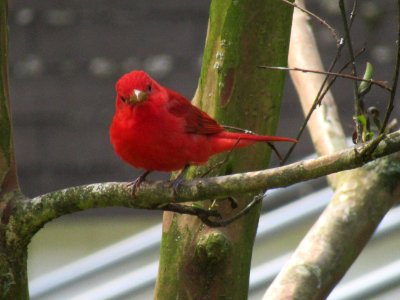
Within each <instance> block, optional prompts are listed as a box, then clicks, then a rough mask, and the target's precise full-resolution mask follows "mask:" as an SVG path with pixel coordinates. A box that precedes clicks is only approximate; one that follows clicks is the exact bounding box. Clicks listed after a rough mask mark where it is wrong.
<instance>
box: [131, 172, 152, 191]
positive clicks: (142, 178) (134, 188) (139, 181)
mask: <svg viewBox="0 0 400 300" xmlns="http://www.w3.org/2000/svg"><path fill="white" fill-rule="evenodd" d="M150 172H151V171H146V172H144V173H143V174H141V175H140V176H138V177H137V178H136V179H135V180H134V181H132V182H130V183H128V185H127V186H128V188H131V189H132V191H131V195H132V197H135V196H136V192H137V191H138V189H139V187H140V185H141V184H142V183H143V181H146V177H147V175H149V174H150Z"/></svg>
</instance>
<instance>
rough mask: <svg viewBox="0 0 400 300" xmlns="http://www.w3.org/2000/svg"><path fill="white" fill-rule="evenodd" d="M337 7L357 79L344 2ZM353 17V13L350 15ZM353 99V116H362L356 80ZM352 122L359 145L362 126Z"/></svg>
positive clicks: (355, 81)
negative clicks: (354, 124)
mask: <svg viewBox="0 0 400 300" xmlns="http://www.w3.org/2000/svg"><path fill="white" fill-rule="evenodd" d="M339 7H340V12H341V15H342V21H343V25H344V32H345V37H346V43H347V48H348V50H349V55H350V60H351V61H352V64H351V70H352V71H351V72H352V76H353V77H354V78H358V76H357V68H356V62H355V57H354V51H353V43H352V40H351V35H350V27H349V24H348V22H347V15H346V7H345V5H344V0H339ZM352 15H353V16H354V13H353V14H352ZM353 97H354V116H355V117H356V116H360V115H361V114H363V104H362V99H361V98H360V95H359V93H358V84H357V80H356V79H354V80H353ZM354 121H355V123H356V132H357V139H356V142H357V143H359V142H361V140H362V138H361V137H362V134H361V133H362V125H361V122H360V121H359V120H358V119H357V118H354Z"/></svg>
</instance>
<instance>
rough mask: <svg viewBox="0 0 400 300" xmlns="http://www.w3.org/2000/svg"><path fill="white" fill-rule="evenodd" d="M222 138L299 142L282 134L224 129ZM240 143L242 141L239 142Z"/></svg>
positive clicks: (221, 134)
mask: <svg viewBox="0 0 400 300" xmlns="http://www.w3.org/2000/svg"><path fill="white" fill-rule="evenodd" d="M218 135H219V137H221V138H226V139H232V140H239V139H240V140H241V141H254V142H290V143H297V142H298V141H297V140H296V139H292V138H287V137H281V136H268V135H257V134H248V133H238V132H229V131H223V132H221V133H219V134H218ZM239 143H240V142H239Z"/></svg>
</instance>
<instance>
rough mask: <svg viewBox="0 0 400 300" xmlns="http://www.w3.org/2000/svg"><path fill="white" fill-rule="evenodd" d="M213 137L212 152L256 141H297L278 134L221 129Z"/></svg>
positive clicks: (247, 144)
mask: <svg viewBox="0 0 400 300" xmlns="http://www.w3.org/2000/svg"><path fill="white" fill-rule="evenodd" d="M212 138H213V139H214V141H213V143H211V145H212V150H211V151H212V153H213V154H216V153H220V152H224V151H229V150H232V149H233V148H242V147H246V146H249V145H252V144H254V143H257V142H290V143H297V140H295V139H292V138H286V137H280V136H267V135H256V134H248V133H237V132H228V131H223V132H220V133H218V134H215V135H213V136H212Z"/></svg>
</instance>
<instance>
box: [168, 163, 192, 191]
mask: <svg viewBox="0 0 400 300" xmlns="http://www.w3.org/2000/svg"><path fill="white" fill-rule="evenodd" d="M189 167H190V165H186V166H185V167H184V168H183V169H182V170H181V171H180V172H179V174H178V176H176V178H175V179H174V180H172V181H171V187H172V189H173V191H174V196H176V195H177V194H178V189H179V186H180V185H181V184H182V183H183V182H184V181H185V179H184V177H185V174H186V171H187V170H188V169H189Z"/></svg>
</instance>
